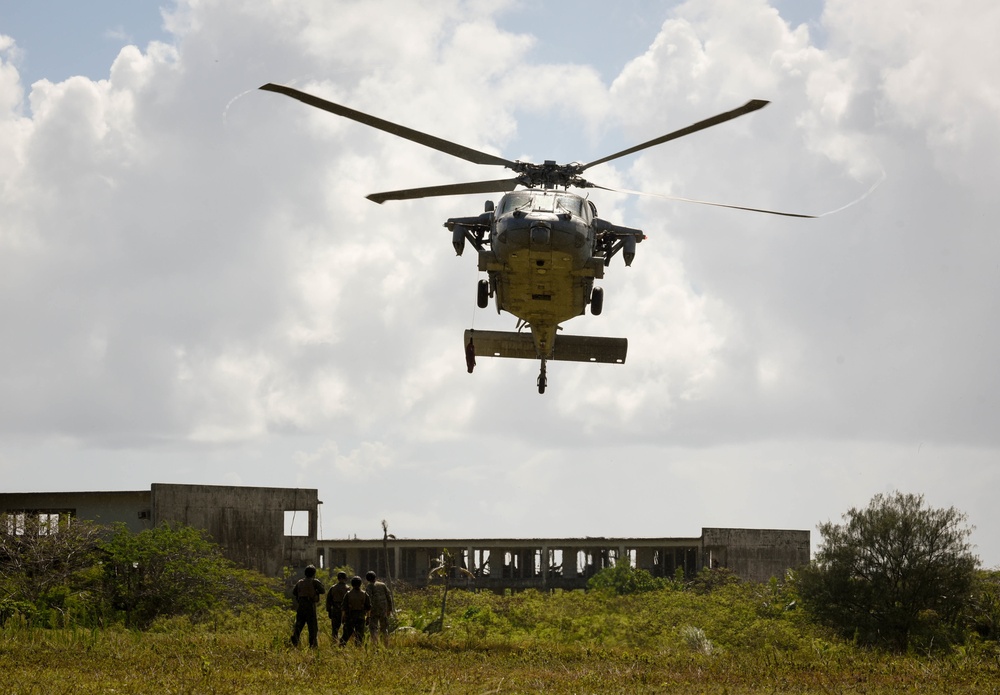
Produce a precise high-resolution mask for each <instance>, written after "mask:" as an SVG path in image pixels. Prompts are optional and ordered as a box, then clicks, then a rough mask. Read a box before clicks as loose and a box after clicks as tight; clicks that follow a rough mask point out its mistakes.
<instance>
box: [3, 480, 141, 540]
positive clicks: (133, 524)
mask: <svg viewBox="0 0 1000 695" xmlns="http://www.w3.org/2000/svg"><path fill="white" fill-rule="evenodd" d="M151 506H152V505H151V498H150V493H149V491H148V490H140V491H136V492H2V493H0V513H9V512H13V511H16V512H21V511H25V510H31V511H35V512H45V513H51V512H69V513H71V514H72V515H73V516H76V517H79V518H80V519H87V520H89V521H96V522H97V523H100V524H114V523H123V524H125V525H126V526H128V528H129V529H130V530H131V531H133V532H135V533H138V532H139V531H142V530H143V529H145V528H149V527H150V526H151V525H152V513H151Z"/></svg>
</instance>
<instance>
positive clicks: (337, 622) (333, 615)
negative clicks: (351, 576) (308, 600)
mask: <svg viewBox="0 0 1000 695" xmlns="http://www.w3.org/2000/svg"><path fill="white" fill-rule="evenodd" d="M350 590H351V585H350V584H348V583H347V572H337V583H336V584H334V585H333V586H331V587H330V590H329V591H328V592H326V614H327V615H328V616H330V622H331V623H332V625H333V642H334V644H336V643H337V642H339V641H340V628H341V626H343V624H344V609H343V606H344V597H345V596H346V595H347V592H348V591H350Z"/></svg>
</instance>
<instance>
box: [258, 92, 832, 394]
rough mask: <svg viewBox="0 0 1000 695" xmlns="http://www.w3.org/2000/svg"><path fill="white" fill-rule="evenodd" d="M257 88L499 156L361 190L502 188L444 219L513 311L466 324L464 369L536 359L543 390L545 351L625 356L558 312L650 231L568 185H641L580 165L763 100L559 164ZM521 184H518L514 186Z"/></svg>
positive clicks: (416, 194) (428, 143)
mask: <svg viewBox="0 0 1000 695" xmlns="http://www.w3.org/2000/svg"><path fill="white" fill-rule="evenodd" d="M260 89H262V90H264V91H268V92H275V93H278V94H284V95H285V96H288V97H291V98H293V99H297V100H298V101H301V102H303V103H305V104H308V105H309V106H313V107H315V108H318V109H322V110H324V111H327V112H329V113H332V114H335V115H337V116H341V117H343V118H347V119H350V120H353V121H357V122H358V123H362V124H364V125H367V126H369V127H372V128H375V129H377V130H382V131H384V132H387V133H390V134H392V135H395V136H397V137H400V138H403V139H406V140H410V141H412V142H415V143H418V144H420V145H424V146H425V147H429V148H431V149H435V150H438V151H439V152H444V153H445V154H449V155H451V156H453V157H457V158H459V159H464V160H466V161H469V162H473V163H475V164H484V165H490V166H502V167H505V168H507V169H510V170H512V171H513V172H514V173H515V174H516V175H515V176H513V177H508V178H503V179H495V180H490V181H474V182H466V183H456V184H445V185H438V186H424V187H420V188H408V189H402V190H395V191H385V192H382V193H372V194H370V195H368V196H367V198H368V199H369V200H371V201H373V202H375V203H379V204H381V203H384V202H386V201H390V200H411V199H416V198H427V197H435V196H451V195H468V194H485V193H503V194H504V195H503V196H502V197H501V198H500V200H499V202H498V203H496V204H494V203H493V201H489V200H488V201H486V203H485V205H484V211H483V212H482V213H481V214H479V215H472V216H467V217H452V218H449V219H448V220H447V221H445V223H444V226H445V227H446V228H447V229H448V230H449V231H450V232H451V234H452V246H453V248H454V249H455V252H456V254H457V255H459V256H461V255H462V253H463V251H464V250H465V247H466V244H467V243H468V244H469V245H471V246H472V247H473V248H474V249H475V250H476V252H477V253H478V265H479V270H480V271H483V272H485V273H486V276H487V277H486V279H481V280H479V283H478V286H477V295H476V302H477V305H478V306H479V307H480V308H482V309H485V308H487V307H488V306H489V300H490V298H493V300H494V303H495V306H496V310H497V313H498V314H499V313H501V312H503V311H506V312H508V313H510V314H512V315H513V316H515V317H516V318H517V325H516V328H515V330H514V331H513V332H508V331H483V330H473V329H469V330H467V331H465V334H464V343H465V356H466V364H467V367H468V371H469V373H472V371H473V369H474V367H475V365H476V359H475V358H476V357H484V356H489V357H509V358H518V359H532V360H538V361H539V362H540V371H539V375H538V379H537V380H536V383H537V386H538V392H539V393H545V389H546V386H547V384H548V376H547V373H546V366H547V363H548V362H549V361H550V360H557V361H560V360H561V361H574V362H594V363H605V364H624V363H625V357H626V353H627V352H628V340H627V339H626V338H608V337H596V336H582V335H561V334H559V331H561V330H562V326H561V324H562V323H563V322H565V321H568V320H569V319H571V318H574V317H576V316H580V315H583V314H584V313H585V312H586V309H587V307H588V306H589V307H590V313H591V314H592V315H594V316H599V315H600V314H601V312H602V311H603V308H604V289H603V288H602V287H597V286H595V284H594V283H595V281H596V280H601V279H603V278H604V272H605V269H606V268H607V267H608V266H609V265H610V264H611V260H612V258H614V256H616V255H617V254H618V253H621V256H622V259H623V260H624V263H625V265H626V266H631V265H632V261H633V260H634V259H635V255H636V246H637V245H638V244H639V243H640V242H642V241H643V240H644V239H645V238H646V235H645V234H644V233H643V231H642V230H640V229H633V228H630V227H625V226H621V225H616V224H612V223H611V222H609V221H607V220H605V219H603V218H601V217H599V216H598V212H597V207H596V206H595V205H594V203H593V202H592V201H590V200H589V199H588V198H586V197H584V196H581V195H579V194H577V193H574V192H572V191H570V190H569V189H570V188H582V189H587V188H594V189H601V190H607V191H616V192H628V193H639V192H637V191H618V189H614V188H607V187H605V186H600V185H598V184H595V183H591V182H590V181H587V180H586V179H584V178H583V177H582V176H581V174H582V173H583V172H584V171H586V170H587V169H590V168H591V167H594V166H597V165H599V164H604V163H606V162H610V161H612V160H614V159H618V158H620V157H625V156H627V155H630V154H634V153H636V152H639V151H641V150H644V149H647V148H649V147H654V146H656V145H661V144H663V143H666V142H669V141H671V140H675V139H677V138H680V137H683V136H685V135H690V134H691V133H695V132H698V131H700V130H704V129H706V128H710V127H712V126H716V125H719V124H720V123H725V122H726V121H730V120H732V119H734V118H738V117H740V116H743V115H746V114H749V113H752V112H754V111H757V110H759V109H762V108H763V107H765V106H766V105H767V104H768V103H769V102H768V101H765V100H762V99H752V100H750V101H748V102H747V103H746V104H744V105H743V106H740V107H738V108H735V109H733V110H731V111H726V112H723V113H720V114H718V115H715V116H712V117H710V118H706V119H704V120H701V121H698V122H697V123H694V124H692V125H690V126H687V127H686V128H681V129H679V130H674V131H672V132H670V133H667V134H666V135H661V136H660V137H658V138H654V139H652V140H649V141H646V142H643V143H641V144H639V145H635V146H633V147H629V148H627V149H625V150H622V151H620V152H616V153H614V154H611V155H608V156H606V157H601V158H600V159H596V160H594V161H592V162H588V163H585V164H581V163H579V162H572V163H570V164H558V163H556V162H555V161H551V160H546V161H544V162H543V163H541V164H535V163H531V162H524V161H512V160H509V159H505V158H503V157H499V156H497V155H493V154H489V153H486V152H481V151H479V150H475V149H472V148H469V147H465V146H464V145H459V144H457V143H454V142H451V141H449V140H445V139H443V138H439V137H436V136H434V135H429V134H427V133H423V132H421V131H418V130H414V129H412V128H408V127H406V126H403V125H399V124H396V123H392V122H390V121H386V120H383V119H381V118H377V117H375V116H371V115H369V114H366V113H363V112H361V111H356V110H354V109H351V108H348V107H346V106H341V105H340V104H335V103H333V102H331V101H327V100H326V99H322V98H320V97H317V96H314V95H312V94H308V93H306V92H303V91H300V90H298V89H295V88H293V87H287V86H284V85H278V84H273V83H268V84H265V85H263V86H262V87H260ZM518 186H521V187H522V189H521V190H517V188H518ZM646 195H656V194H646ZM661 197H665V198H672V199H675V200H682V201H685V202H691V203H699V204H703V205H712V206H716V207H724V208H732V209H737V210H747V211H751V212H759V213H765V214H770V215H781V216H785V217H802V218H812V217H814V216H813V215H802V214H797V213H790V212H779V211H776V210H765V209H760V208H750V207H743V206H739V205H727V204H724V203H714V202H709V201H702V200H691V199H688V198H678V197H676V196H661ZM524 329H528V330H529V333H525V332H524Z"/></svg>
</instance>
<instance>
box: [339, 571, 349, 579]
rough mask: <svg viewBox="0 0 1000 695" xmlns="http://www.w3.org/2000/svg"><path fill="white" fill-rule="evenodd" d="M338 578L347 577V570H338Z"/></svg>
mask: <svg viewBox="0 0 1000 695" xmlns="http://www.w3.org/2000/svg"><path fill="white" fill-rule="evenodd" d="M337 579H347V572H337Z"/></svg>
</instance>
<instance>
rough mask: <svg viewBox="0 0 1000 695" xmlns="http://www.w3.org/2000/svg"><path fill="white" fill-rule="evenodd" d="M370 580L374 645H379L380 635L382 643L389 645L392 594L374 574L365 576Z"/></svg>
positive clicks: (370, 623)
mask: <svg viewBox="0 0 1000 695" xmlns="http://www.w3.org/2000/svg"><path fill="white" fill-rule="evenodd" d="M365 579H367V580H368V595H369V596H370V597H371V599H372V615H371V620H369V622H368V625H369V628H370V630H371V633H372V644H373V645H378V637H379V634H381V635H382V643H383V644H385V645H388V644H389V615H391V614H392V612H393V607H392V593H390V592H389V587H387V586H386V585H385V583H384V582H380V581H378V577H377V576H376V575H375V573H374V572H371V571H370V572H368V574H366V575H365Z"/></svg>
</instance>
